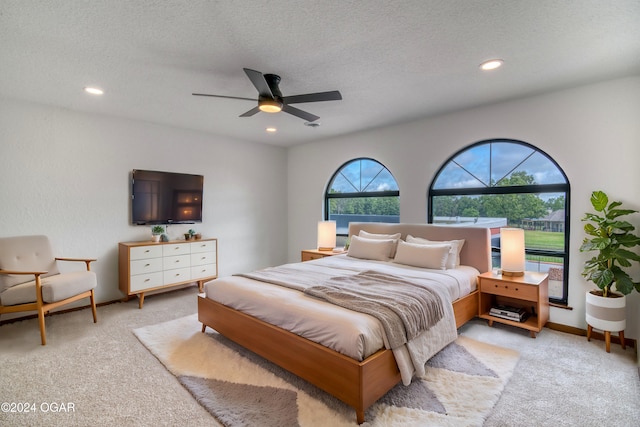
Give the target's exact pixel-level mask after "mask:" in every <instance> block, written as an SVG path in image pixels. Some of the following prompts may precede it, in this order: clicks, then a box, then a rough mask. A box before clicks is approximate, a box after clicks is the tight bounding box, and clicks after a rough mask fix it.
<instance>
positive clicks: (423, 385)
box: [134, 315, 518, 427]
mask: <svg viewBox="0 0 640 427" xmlns="http://www.w3.org/2000/svg"><path fill="white" fill-rule="evenodd" d="M200 328H201V324H200V323H199V322H198V321H197V316H196V315H191V316H187V317H184V318H180V319H176V320H172V321H169V322H164V323H160V324H156V325H151V326H146V327H143V328H138V329H135V330H134V333H135V335H136V336H137V337H138V339H139V340H140V341H141V342H142V343H143V344H144V345H145V346H146V347H147V348H148V349H149V351H151V352H152V353H153V354H154V355H155V356H156V357H157V358H158V359H159V360H160V361H161V362H162V364H164V366H165V367H166V368H167V369H168V370H169V371H170V372H171V373H172V374H173V375H175V376H176V377H177V378H178V380H179V381H180V382H181V383H182V385H183V386H184V387H185V388H186V389H187V390H189V391H190V392H191V394H192V395H193V396H194V397H195V398H196V399H197V400H198V401H199V402H200V403H201V405H202V406H203V407H205V408H206V409H207V410H208V411H209V412H210V413H211V414H212V415H213V416H214V417H215V418H216V419H217V420H218V421H220V422H221V423H223V424H224V425H227V426H234V427H235V426H239V425H261V426H269V425H274V426H276V425H277V426H281V425H288V426H292V425H300V426H318V425H332V426H347V425H355V424H356V422H355V412H354V411H353V410H352V409H351V408H350V407H348V406H346V405H344V404H343V403H342V402H339V401H337V400H336V399H334V398H332V397H331V396H328V395H327V394H326V393H324V392H322V391H320V390H318V389H317V388H315V387H314V386H312V385H310V384H308V383H306V382H305V381H302V380H300V379H298V378H297V377H295V376H293V375H291V374H289V373H288V372H286V371H284V370H282V369H280V368H279V367H277V366H274V365H273V364H271V363H269V362H267V361H265V360H264V359H262V358H260V357H258V356H256V355H254V354H253V353H251V352H248V351H246V350H244V349H243V348H241V347H239V346H237V345H235V344H234V343H232V342H230V341H228V340H226V339H225V338H224V337H221V336H220V335H219V334H217V333H216V332H215V331H212V330H211V329H209V328H208V329H207V333H206V334H202V333H201V332H200ZM517 361H518V353H517V352H516V351H514V350H508V349H504V348H501V347H497V346H494V345H489V344H484V343H482V342H479V341H476V340H473V339H471V338H467V337H459V338H458V340H457V341H456V342H454V343H452V344H451V345H450V346H448V347H447V348H446V349H444V350H443V351H442V352H441V353H440V354H438V355H437V356H436V357H434V358H433V359H432V360H431V361H430V362H429V363H428V365H429V366H428V369H427V373H426V375H425V376H424V377H423V378H420V379H418V380H415V379H414V382H413V383H412V385H411V386H409V387H404V386H402V385H399V386H396V387H395V388H394V389H393V390H391V391H390V392H389V393H388V394H387V395H386V396H384V397H383V398H382V399H381V400H380V401H379V402H378V403H376V404H375V405H374V406H372V407H371V408H370V409H369V410H368V411H367V413H366V419H367V424H368V425H371V426H396V425H415V426H418V425H421V426H423V425H438V426H481V425H482V424H483V421H484V420H485V418H486V417H487V415H488V414H489V413H490V411H491V409H492V408H493V406H494V405H495V403H496V402H497V401H498V399H499V398H500V394H501V392H502V391H503V389H504V386H505V384H506V383H507V381H508V379H509V378H510V377H511V374H512V373H513V370H514V368H515V366H516V364H517Z"/></svg>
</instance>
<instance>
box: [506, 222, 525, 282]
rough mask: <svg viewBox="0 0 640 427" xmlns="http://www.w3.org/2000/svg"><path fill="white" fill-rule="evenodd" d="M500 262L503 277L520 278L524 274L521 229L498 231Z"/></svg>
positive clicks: (522, 232) (522, 233)
mask: <svg viewBox="0 0 640 427" xmlns="http://www.w3.org/2000/svg"><path fill="white" fill-rule="evenodd" d="M500 260H501V267H502V274H503V275H506V276H509V275H510V276H522V275H523V274H524V270H525V255H524V230H523V229H521V228H502V229H500Z"/></svg>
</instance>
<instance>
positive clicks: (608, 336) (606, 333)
mask: <svg viewBox="0 0 640 427" xmlns="http://www.w3.org/2000/svg"><path fill="white" fill-rule="evenodd" d="M604 343H605V347H606V349H607V353H611V331H604Z"/></svg>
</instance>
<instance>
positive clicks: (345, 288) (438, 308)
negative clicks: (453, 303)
mask: <svg viewBox="0 0 640 427" xmlns="http://www.w3.org/2000/svg"><path fill="white" fill-rule="evenodd" d="M304 292H305V293H306V294H308V295H312V296H314V297H317V298H321V299H323V300H325V301H328V302H330V303H332V304H335V305H338V306H340V307H344V308H348V309H350V310H353V311H358V312H361V313H366V314H369V315H371V316H373V317H375V318H376V319H378V320H379V321H380V322H381V323H382V326H383V328H384V330H385V333H386V335H387V340H388V342H389V346H390V347H391V348H392V349H395V348H398V347H400V346H402V345H404V344H406V343H407V342H408V341H410V340H412V339H413V338H415V337H416V336H418V335H419V334H420V333H422V332H423V331H425V330H428V329H429V328H431V327H432V326H434V325H435V324H436V323H438V322H439V321H440V319H442V317H443V316H444V308H443V305H442V301H441V300H440V297H438V295H437V294H436V293H435V292H433V291H432V290H430V289H428V288H425V287H423V286H420V285H417V284H415V283H412V282H410V281H407V280H404V279H402V278H400V277H397V276H393V275H390V274H384V273H380V272H377V271H363V272H361V273H358V274H356V275H351V276H338V277H332V278H330V279H329V280H327V281H325V282H324V283H323V284H322V285H318V286H311V287H309V288H307V289H305V291H304Z"/></svg>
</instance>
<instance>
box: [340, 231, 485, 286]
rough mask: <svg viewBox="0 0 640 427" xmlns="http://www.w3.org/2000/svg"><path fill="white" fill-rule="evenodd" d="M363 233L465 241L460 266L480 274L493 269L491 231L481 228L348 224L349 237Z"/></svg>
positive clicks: (403, 237)
mask: <svg viewBox="0 0 640 427" xmlns="http://www.w3.org/2000/svg"><path fill="white" fill-rule="evenodd" d="M360 230H364V231H367V232H369V233H377V234H395V233H401V234H402V239H405V240H406V238H407V235H412V236H414V237H422V238H424V239H429V240H458V239H464V240H465V242H464V246H463V247H462V251H461V252H460V264H463V265H470V266H472V267H475V268H477V269H478V270H479V271H480V273H484V272H486V271H490V270H491V231H490V230H489V229H488V228H482V227H455V226H445V225H433V224H391V223H383V222H352V223H349V236H352V235H354V234H355V235H357V234H358V233H359V232H360Z"/></svg>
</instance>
